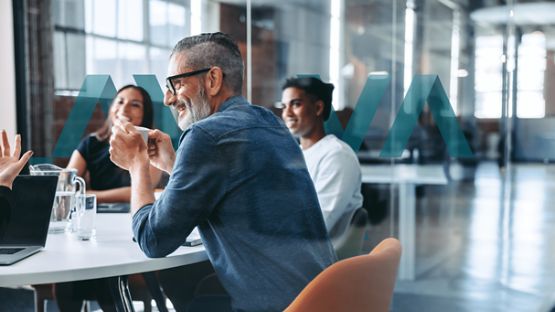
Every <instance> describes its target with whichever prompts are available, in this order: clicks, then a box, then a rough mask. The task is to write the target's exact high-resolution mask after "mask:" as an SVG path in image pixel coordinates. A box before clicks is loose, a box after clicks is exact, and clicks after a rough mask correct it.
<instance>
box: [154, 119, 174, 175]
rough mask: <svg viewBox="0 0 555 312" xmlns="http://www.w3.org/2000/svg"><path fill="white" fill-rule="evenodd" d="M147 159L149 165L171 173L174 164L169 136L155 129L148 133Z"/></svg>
mask: <svg viewBox="0 0 555 312" xmlns="http://www.w3.org/2000/svg"><path fill="white" fill-rule="evenodd" d="M148 157H149V158H150V164H151V165H153V166H154V167H156V168H158V169H160V170H162V171H165V172H167V173H171V171H172V168H173V164H174V162H175V150H174V149H173V146H172V140H171V138H170V136H169V135H167V134H166V133H164V132H162V131H160V130H157V129H156V130H152V131H150V132H149V133H148Z"/></svg>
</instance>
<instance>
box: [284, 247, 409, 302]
mask: <svg viewBox="0 0 555 312" xmlns="http://www.w3.org/2000/svg"><path fill="white" fill-rule="evenodd" d="M400 258H401V244H400V243H399V241H398V240H397V239H395V238H387V239H385V240H383V241H382V242H381V243H380V244H378V246H376V247H375V248H374V249H373V250H372V251H371V252H370V253H369V254H368V255H362V256H357V257H353V258H349V259H345V260H342V261H339V262H336V263H334V264H332V265H331V266H329V267H328V268H327V269H325V270H324V271H323V272H321V273H320V274H319V275H318V276H316V278H314V280H312V281H311V282H310V283H309V284H308V285H307V286H306V287H305V288H304V289H303V290H302V291H301V293H300V294H299V295H298V296H297V298H295V300H294V301H293V302H292V303H291V304H290V305H289V307H287V309H286V310H285V311H286V312H297V311H299V312H300V311H319V312H332V311H333V312H335V311H350V312H359V311H360V312H362V311H364V312H368V311H377V312H386V311H388V309H389V305H390V303H391V297H392V296H393V288H394V287H395V279H396V277H397V268H398V267H399V261H400Z"/></svg>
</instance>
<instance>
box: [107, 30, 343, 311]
mask: <svg viewBox="0 0 555 312" xmlns="http://www.w3.org/2000/svg"><path fill="white" fill-rule="evenodd" d="M168 73H169V77H168V78H167V79H166V81H167V91H166V94H165V98H164V102H165V104H166V105H168V106H170V108H171V109H172V111H174V115H175V116H176V120H177V122H178V124H179V127H180V128H181V129H182V130H183V131H184V132H183V134H182V135H181V138H180V140H179V147H178V149H177V152H175V151H174V150H173V148H172V145H171V141H170V138H169V136H168V135H166V134H164V133H162V132H160V131H158V130H154V131H151V132H150V133H149V142H150V143H149V146H148V147H147V144H145V143H144V141H143V140H142V139H141V137H140V134H139V133H137V132H136V130H135V129H134V127H133V126H132V125H131V124H129V123H126V122H121V123H118V124H116V125H114V131H113V134H112V138H111V140H110V143H111V149H110V153H111V159H112V161H113V162H114V163H116V164H117V165H119V166H120V167H122V168H125V169H128V170H129V172H130V174H131V190H132V195H131V207H132V212H133V232H134V234H135V237H136V239H137V241H138V243H139V245H140V247H141V248H142V250H143V251H144V252H145V254H146V255H147V256H149V257H164V256H166V255H168V254H170V253H171V252H173V251H174V250H175V249H177V248H178V247H179V246H180V245H181V244H182V243H183V242H184V241H185V238H186V237H187V235H188V234H189V233H190V232H191V231H192V230H193V228H194V227H195V226H198V228H199V231H200V233H201V236H202V239H203V242H204V246H205V247H206V252H207V253H208V257H209V259H210V261H211V262H212V265H213V266H214V269H215V271H216V273H217V275H218V278H219V279H220V281H221V283H222V285H223V286H224V288H225V289H226V291H227V292H228V293H229V295H230V297H231V305H232V308H233V310H237V311H278V310H283V309H284V308H285V307H287V305H288V304H289V303H290V302H291V301H292V300H293V299H294V298H295V296H296V295H297V294H298V293H299V292H300V291H301V290H302V289H303V288H304V287H305V286H306V285H307V284H308V282H310V280H312V279H313V278H314V277H315V276H316V275H317V274H318V273H320V272H321V271H322V270H323V269H324V268H326V267H327V266H329V265H330V264H331V263H333V262H334V261H335V254H334V252H333V249H332V246H331V244H330V242H329V239H328V236H327V233H326V227H325V225H324V220H323V217H322V213H321V211H320V207H319V205H318V198H317V196H316V192H315V190H314V186H313V184H312V181H311V179H310V176H309V174H308V171H307V169H306V165H305V163H304V159H303V156H302V153H301V150H300V149H299V147H298V145H297V143H296V142H295V140H294V139H293V137H292V136H291V135H290V134H289V131H288V130H287V128H286V127H285V126H284V125H283V123H282V122H281V121H280V120H279V119H278V118H277V117H276V116H275V115H274V114H273V113H272V112H270V111H269V110H267V109H265V108H262V107H259V106H254V105H251V104H249V103H248V102H247V101H246V100H245V99H244V98H243V97H241V89H242V81H243V62H242V58H241V54H240V52H239V49H238V47H237V45H236V43H235V42H234V41H233V40H232V39H231V38H230V37H229V36H228V35H225V34H222V33H212V34H202V35H198V36H194V37H188V38H185V39H183V40H181V41H180V42H179V43H177V45H176V46H175V48H174V50H173V51H172V54H171V58H170V63H169V67H168ZM150 165H153V166H156V167H157V168H160V169H162V170H164V171H166V172H168V173H169V174H170V180H169V182H168V185H167V187H166V189H165V191H164V193H163V194H162V196H161V197H160V199H158V200H155V199H154V195H153V193H152V191H151V189H150V187H149V186H150V181H149V179H150V176H149V174H148V168H149V166H150ZM184 282H186V281H184Z"/></svg>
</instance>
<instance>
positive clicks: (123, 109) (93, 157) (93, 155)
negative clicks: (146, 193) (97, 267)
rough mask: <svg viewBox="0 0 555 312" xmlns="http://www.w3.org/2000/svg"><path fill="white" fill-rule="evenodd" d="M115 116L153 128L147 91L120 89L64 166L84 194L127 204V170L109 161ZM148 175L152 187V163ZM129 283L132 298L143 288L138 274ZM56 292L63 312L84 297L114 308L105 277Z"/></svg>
mask: <svg viewBox="0 0 555 312" xmlns="http://www.w3.org/2000/svg"><path fill="white" fill-rule="evenodd" d="M116 119H120V120H126V121H129V122H131V123H132V124H133V125H135V126H141V127H146V128H152V126H153V108H152V100H151V98H150V95H148V93H147V92H146V90H145V89H143V88H141V87H139V86H134V85H126V86H124V87H122V88H121V89H119V90H118V92H117V94H116V97H115V98H114V101H113V102H112V105H111V106H110V110H109V113H108V118H106V122H105V123H104V125H103V126H102V127H101V128H100V129H99V130H98V131H96V132H94V133H92V134H91V135H89V136H88V137H86V138H85V139H83V141H81V143H80V144H79V146H78V147H77V149H76V150H75V151H74V152H73V154H72V155H71V158H70V160H69V163H68V165H67V168H74V169H77V174H78V175H79V176H82V177H84V178H85V180H86V181H87V193H91V194H96V198H97V202H98V203H114V202H127V203H128V202H129V201H130V200H131V188H130V187H129V186H130V185H131V178H130V176H129V172H128V171H127V170H123V169H121V168H119V167H118V166H116V165H115V164H114V163H113V162H112V161H111V160H110V153H109V149H110V144H109V139H110V135H111V133H112V131H111V129H112V125H113V124H114V122H115V120H116ZM150 175H151V181H152V188H154V187H155V186H156V185H157V184H158V182H159V180H160V176H161V171H160V170H158V169H156V168H154V167H152V166H151V167H150ZM129 286H130V290H131V295H132V297H135V296H134V293H135V292H138V293H140V292H144V290H146V285H145V282H144V280H143V278H142V276H141V275H140V274H133V275H130V276H129ZM55 293H56V300H57V301H58V307H59V309H60V311H62V312H64V311H81V308H82V305H83V300H85V299H88V300H90V299H94V300H97V301H98V303H99V304H100V306H101V308H102V310H104V311H114V310H115V308H114V303H113V300H112V296H111V293H110V291H109V284H108V280H107V279H94V280H88V281H79V282H68V283H58V284H56V287H55ZM149 304H150V302H149Z"/></svg>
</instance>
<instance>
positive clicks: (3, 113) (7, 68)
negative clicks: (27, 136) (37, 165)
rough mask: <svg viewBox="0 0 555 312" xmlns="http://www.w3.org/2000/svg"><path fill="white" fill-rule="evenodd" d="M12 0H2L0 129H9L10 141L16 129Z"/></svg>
mask: <svg viewBox="0 0 555 312" xmlns="http://www.w3.org/2000/svg"><path fill="white" fill-rule="evenodd" d="M12 14H13V10H12V1H11V0H0V42H1V43H2V48H1V49H0V129H6V130H7V131H8V134H9V137H10V141H11V139H12V138H13V136H14V135H15V131H16V116H15V114H16V113H15V112H16V111H15V59H14V38H13V15H12Z"/></svg>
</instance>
